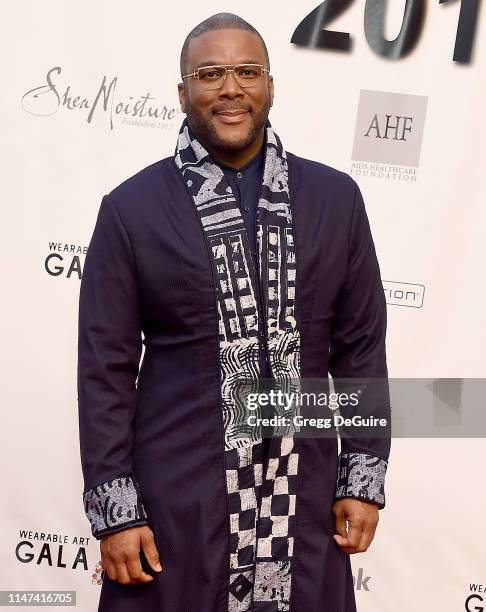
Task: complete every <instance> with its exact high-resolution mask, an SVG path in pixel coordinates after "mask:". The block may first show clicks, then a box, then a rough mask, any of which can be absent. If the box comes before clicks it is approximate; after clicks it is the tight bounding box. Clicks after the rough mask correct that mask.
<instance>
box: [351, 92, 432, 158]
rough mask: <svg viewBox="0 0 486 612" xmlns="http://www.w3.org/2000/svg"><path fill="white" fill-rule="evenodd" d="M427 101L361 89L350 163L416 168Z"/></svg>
mask: <svg viewBox="0 0 486 612" xmlns="http://www.w3.org/2000/svg"><path fill="white" fill-rule="evenodd" d="M426 110H427V97H426V96H415V95H409V94H400V93H390V92H386V91H371V90H368V89H362V90H361V93H360V98H359V106H358V116H357V119H356V131H355V134H354V144H353V154H352V158H353V160H358V161H366V162H376V163H385V164H396V165H399V166H413V167H417V166H418V165H419V161H420V149H421V146H422V137H423V132H424V124H425V112H426Z"/></svg>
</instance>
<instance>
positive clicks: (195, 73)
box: [182, 64, 270, 91]
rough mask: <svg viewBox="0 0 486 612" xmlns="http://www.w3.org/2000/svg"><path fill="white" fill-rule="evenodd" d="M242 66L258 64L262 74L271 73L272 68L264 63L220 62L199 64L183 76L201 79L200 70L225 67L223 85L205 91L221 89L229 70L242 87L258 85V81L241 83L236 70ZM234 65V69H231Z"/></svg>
mask: <svg viewBox="0 0 486 612" xmlns="http://www.w3.org/2000/svg"><path fill="white" fill-rule="evenodd" d="M240 66H252V67H253V66H258V67H259V68H261V71H262V76H263V75H264V74H265V73H267V74H270V70H269V69H268V68H265V66H264V65H263V64H219V65H216V66H199V67H198V68H194V70H193V71H192V72H190V73H189V74H183V75H182V78H183V79H185V78H187V77H194V78H195V79H197V80H199V71H200V70H203V69H204V70H206V69H207V68H224V69H225V74H224V79H223V82H222V83H221V85H219V86H218V87H207V88H206V90H205V91H214V90H216V89H221V87H223V85H224V84H225V82H226V77H227V76H228V72H232V73H233V77H234V79H235V81H236V82H237V83H238V85H239V87H242V88H243V89H246V88H248V87H256V86H257V83H253V84H252V85H241V83H240V82H239V81H238V79H237V77H236V75H235V70H236V69H237V68H239V67H240ZM231 67H232V69H230V68H231Z"/></svg>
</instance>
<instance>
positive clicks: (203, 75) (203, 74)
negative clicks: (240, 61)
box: [199, 68, 224, 81]
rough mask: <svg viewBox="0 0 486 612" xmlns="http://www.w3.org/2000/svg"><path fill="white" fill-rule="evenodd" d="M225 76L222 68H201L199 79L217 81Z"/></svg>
mask: <svg viewBox="0 0 486 612" xmlns="http://www.w3.org/2000/svg"><path fill="white" fill-rule="evenodd" d="M223 76H224V73H223V70H222V69H221V68H199V79H200V80H201V81H217V80H218V79H221V78H222V77H223Z"/></svg>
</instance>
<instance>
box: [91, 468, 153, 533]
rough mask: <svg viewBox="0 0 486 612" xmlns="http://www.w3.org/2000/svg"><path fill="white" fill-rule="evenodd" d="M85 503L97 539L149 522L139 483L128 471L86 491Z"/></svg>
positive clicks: (92, 530)
mask: <svg viewBox="0 0 486 612" xmlns="http://www.w3.org/2000/svg"><path fill="white" fill-rule="evenodd" d="M83 503H84V511H85V513H86V516H87V517H88V520H89V522H90V523H91V533H92V534H93V536H94V537H95V538H96V539H97V540H99V539H100V538H101V536H103V535H105V534H107V533H115V532H117V531H121V530H122V529H126V528H127V527H138V526H139V525H147V524H148V521H147V513H146V512H145V508H144V507H143V504H142V501H141V497H140V492H139V488H138V484H137V483H136V481H135V480H134V479H133V478H132V477H131V476H129V475H126V474H123V475H121V476H118V477H117V478H114V479H113V480H109V481H108V482H105V483H103V484H101V485H98V486H97V487H93V488H92V489H89V490H88V491H85V492H84V493H83Z"/></svg>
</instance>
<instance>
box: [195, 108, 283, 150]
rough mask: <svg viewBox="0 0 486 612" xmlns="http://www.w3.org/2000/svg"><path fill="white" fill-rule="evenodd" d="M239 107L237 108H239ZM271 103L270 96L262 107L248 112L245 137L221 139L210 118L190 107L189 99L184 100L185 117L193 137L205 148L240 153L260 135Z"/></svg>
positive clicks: (237, 136)
mask: <svg viewBox="0 0 486 612" xmlns="http://www.w3.org/2000/svg"><path fill="white" fill-rule="evenodd" d="M240 107H241V105H239V106H238V108H240ZM270 107H271V101H270V96H268V97H267V99H266V101H265V103H264V104H263V106H261V107H260V108H259V109H258V110H257V111H256V112H255V111H253V112H250V111H248V112H249V114H250V120H251V123H250V126H249V128H248V131H247V133H246V134H245V135H238V134H235V136H233V137H229V138H222V137H221V136H220V135H219V134H218V132H217V130H216V128H215V126H214V123H213V122H212V120H211V116H212V114H211V116H210V117H207V116H206V115H205V114H203V113H201V112H200V111H199V110H198V109H197V108H195V107H194V106H192V104H191V102H190V100H189V99H186V117H187V123H188V124H189V127H190V128H191V130H192V132H193V134H194V136H195V137H196V138H197V139H198V140H199V141H200V142H201V144H202V145H206V146H207V148H209V149H212V150H215V151H225V152H230V151H234V152H237V151H241V150H243V149H245V148H246V147H248V146H249V145H250V144H251V143H252V142H253V141H254V140H255V139H256V138H257V136H258V135H259V134H260V132H261V130H262V128H263V127H264V125H265V123H266V122H267V119H268V114H269V112H270Z"/></svg>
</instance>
